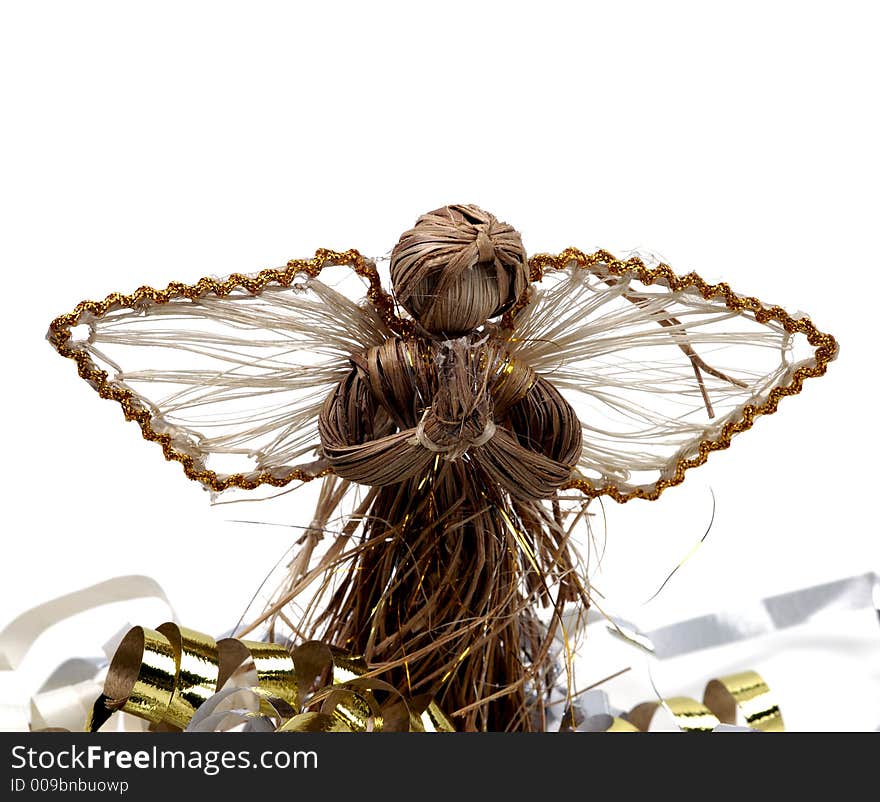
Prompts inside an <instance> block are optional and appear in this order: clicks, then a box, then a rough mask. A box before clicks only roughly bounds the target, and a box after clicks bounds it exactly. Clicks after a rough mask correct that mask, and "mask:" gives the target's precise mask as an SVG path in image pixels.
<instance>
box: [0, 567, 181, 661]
mask: <svg viewBox="0 0 880 802" xmlns="http://www.w3.org/2000/svg"><path fill="white" fill-rule="evenodd" d="M151 598H154V599H160V600H161V601H163V602H165V604H167V605H168V609H169V610H170V611H171V613H172V615H174V610H173V608H172V607H171V603H170V602H169V601H168V597H167V596H166V595H165V591H164V590H163V589H162V587H161V585H159V583H158V582H156V580H155V579H151V578H150V577H148V576H139V575H132V576H117V577H114V578H113V579H108V580H106V581H105V582H99V583H98V584H96V585H91V586H89V587H87V588H83V589H82V590H76V591H73V592H72V593H66V594H65V595H63V596H58V597H57V598H55V599H51V600H50V601H47V602H44V603H43V604H40V605H37V606H36V607H32V608H31V609H30V610H27V611H25V612H24V613H22V614H21V615H19V616H18V617H17V618H15V619H13V620H12V621H11V622H10V623H9V624H7V625H6V626H5V627H4V628H3V630H2V631H0V671H14V670H15V669H16V668H18V666H19V664H20V663H21V661H22V660H23V659H24V656H25V655H26V654H27V653H28V651H29V650H30V648H31V646H33V644H34V642H35V641H36V640H37V638H38V637H39V636H40V635H42V634H43V632H45V631H46V630H47V629H50V628H51V627H53V626H55V624H58V623H60V622H61V621H64V620H66V619H68V618H72V617H73V616H75V615H79V614H80V613H85V612H88V611H89V610H94V609H96V608H98V607H103V606H104V605H105V604H113V603H115V602H122V601H132V600H134V599H151ZM174 620H175V621H176V620H177V618H176V616H174Z"/></svg>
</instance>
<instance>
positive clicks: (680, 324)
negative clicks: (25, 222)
mask: <svg viewBox="0 0 880 802" xmlns="http://www.w3.org/2000/svg"><path fill="white" fill-rule="evenodd" d="M338 264H347V265H349V266H351V267H353V268H354V271H355V273H357V274H358V275H359V276H362V277H363V278H366V279H367V281H368V293H367V295H368V301H367V302H366V303H365V304H360V303H357V302H355V301H352V300H351V299H349V298H347V297H345V296H344V295H342V294H341V293H339V292H337V291H336V290H335V289H334V288H333V287H331V286H329V285H327V284H325V283H323V282H322V281H321V280H320V279H319V278H318V277H319V275H320V274H321V273H322V271H323V270H324V269H325V268H326V267H328V266H330V265H338ZM391 274H392V282H393V285H394V297H392V296H391V295H389V294H387V293H386V292H385V291H384V289H383V288H382V286H381V283H380V281H379V277H378V274H377V272H376V270H375V268H374V267H373V266H372V264H371V263H370V262H368V261H367V260H365V259H364V258H363V257H361V256H360V254H357V253H356V252H347V253H345V254H338V253H332V252H320V253H319V254H318V256H316V258H315V259H314V260H311V261H307V262H291V263H290V264H289V265H288V267H287V268H286V269H285V270H270V271H263V272H262V273H260V274H259V275H258V276H256V277H247V276H240V275H236V276H232V277H230V278H229V279H227V280H226V281H224V282H218V281H214V280H209V279H204V280H202V281H200V282H198V283H197V284H196V285H191V286H190V285H183V284H172V285H169V287H168V288H166V289H165V290H162V291H158V290H153V289H151V288H148V287H144V288H141V289H140V290H138V291H137V292H136V293H134V294H132V295H131V296H122V295H118V294H117V295H112V296H108V298H107V299H105V301H103V302H100V303H96V302H84V303H82V304H80V305H79V306H78V307H77V308H76V310H74V312H73V313H71V314H69V315H65V316H62V317H60V318H58V319H56V320H55V321H54V322H53V324H52V327H51V329H50V335H49V336H50V340H51V342H52V343H53V345H54V346H55V347H56V348H57V349H58V350H59V352H60V353H61V354H62V355H64V356H67V357H70V358H71V359H74V360H75V361H76V362H77V364H78V367H79V372H80V375H81V376H82V377H83V378H85V379H86V380H87V381H88V382H89V383H90V384H92V385H93V386H94V387H95V388H96V389H97V390H98V391H99V392H100V393H101V395H102V396H104V397H108V398H111V399H115V400H116V401H118V402H119V403H120V404H121V405H122V406H123V409H124V410H125V414H126V416H127V417H128V418H130V419H133V420H136V421H137V422H138V423H139V425H140V426H141V429H142V431H143V433H144V436H145V438H147V439H148V440H152V441H155V442H158V443H159V444H160V445H161V446H162V448H163V451H164V453H165V456H166V457H167V458H168V459H172V460H175V461H177V462H180V463H181V464H182V465H183V467H184V470H185V472H186V474H187V476H189V477H190V478H192V479H195V480H197V481H200V482H202V483H203V484H204V485H206V486H207V487H209V488H211V489H212V490H214V491H223V490H226V489H228V488H236V487H237V488H242V489H247V490H249V489H253V488H256V487H259V486H260V485H271V486H276V487H281V486H285V485H287V484H288V483H290V482H293V481H307V480H309V479H313V478H316V477H319V476H324V477H327V478H326V479H325V485H324V488H323V489H322V493H321V497H320V500H319V510H318V511H317V512H316V514H315V523H314V526H313V528H312V529H310V532H312V535H310V536H309V537H310V538H311V539H310V540H309V542H308V543H307V547H306V546H304V547H303V550H302V554H301V558H298V561H295V562H296V564H297V565H298V568H297V570H296V572H295V576H294V578H293V580H292V581H291V584H290V588H289V592H288V593H287V594H286V595H285V596H283V597H282V599H281V602H280V603H279V604H278V605H275V606H274V607H273V608H272V610H271V611H270V612H271V613H272V614H281V612H280V611H281V610H282V607H283V604H286V603H288V602H291V601H293V600H295V599H296V598H297V597H298V595H299V594H301V593H302V592H303V590H304V588H306V587H307V586H309V585H310V583H312V582H313V580H314V579H315V578H316V577H318V576H320V577H323V580H322V583H323V584H322V588H323V589H325V590H327V591H328V593H329V599H328V600H327V601H326V604H324V605H323V606H321V607H320V608H316V607H314V606H310V605H305V607H304V610H305V612H303V613H302V615H301V617H300V618H299V619H298V620H291V626H292V629H293V631H294V632H295V633H296V634H297V635H298V636H299V637H319V638H322V639H325V640H327V641H329V642H331V643H333V644H334V645H336V646H339V647H341V648H345V649H347V650H349V651H356V652H360V653H362V654H363V655H364V656H365V657H366V659H367V661H368V662H369V663H370V664H371V665H374V666H378V667H379V669H381V670H383V671H385V672H386V673H387V675H388V676H389V677H391V678H392V680H393V682H394V683H395V684H396V685H397V686H398V687H401V688H402V689H403V690H404V691H405V692H406V693H408V694H411V695H416V696H417V695H419V694H422V693H428V694H432V695H434V696H435V697H436V698H437V701H438V702H439V703H440V704H441V706H444V707H445V709H446V711H447V712H448V713H450V714H452V715H453V717H454V720H455V721H456V723H457V725H458V726H459V727H461V728H463V729H533V728H541V726H542V721H543V714H544V709H543V705H544V701H545V699H546V696H547V692H548V688H549V686H550V685H551V684H552V682H553V681H554V672H555V671H556V666H555V663H554V658H553V655H552V650H553V638H554V635H555V633H556V630H557V629H558V627H559V624H560V620H561V616H562V612H563V608H564V606H565V605H566V604H567V603H569V602H579V603H580V604H582V605H586V604H587V603H588V600H589V594H588V585H587V579H586V576H585V575H584V572H583V571H582V570H581V569H580V567H579V562H578V554H577V553H576V551H575V550H574V549H573V548H572V544H571V539H570V533H571V522H570V521H568V520H566V516H565V513H564V511H563V510H562V509H561V506H560V497H559V491H560V490H564V489H571V490H572V491H574V492H580V493H581V494H582V497H583V498H584V500H585V501H588V500H589V499H591V498H593V497H595V496H598V495H607V496H610V497H612V498H614V499H616V500H617V501H627V500H629V499H631V498H645V499H655V498H657V497H658V496H659V495H660V494H661V493H662V492H663V491H664V490H665V489H666V488H668V487H671V486H673V485H676V484H679V483H680V482H681V481H682V480H683V479H684V475H685V472H686V471H687V470H688V469H690V468H692V467H695V466H697V465H701V464H702V463H703V462H705V460H706V458H707V457H708V455H709V454H710V453H711V452H712V451H715V450H719V449H724V448H727V446H728V445H729V444H730V441H731V438H732V437H733V436H734V435H736V434H738V433H739V432H742V431H745V430H746V429H748V428H750V427H751V426H752V424H753V422H754V421H755V419H757V418H758V417H759V416H760V415H764V414H769V413H772V412H774V411H775V410H776V407H777V405H778V403H779V400H780V399H781V398H782V397H783V396H786V395H793V394H795V393H797V392H799V391H800V389H801V387H802V385H803V382H804V380H805V379H806V378H809V377H812V376H818V375H821V374H823V373H824V372H825V369H826V366H827V364H828V362H830V361H831V360H832V359H833V358H834V356H835V355H836V352H837V345H836V342H835V341H834V338H833V337H831V336H830V335H827V334H824V333H822V332H820V331H819V330H818V329H817V328H816V327H815V326H814V325H813V323H812V322H811V321H810V320H809V319H808V318H805V317H793V316H791V315H789V314H788V313H786V312H785V311H784V310H783V309H781V308H780V307H767V306H764V305H763V304H761V302H760V301H758V300H757V299H755V298H750V297H743V296H739V295H736V294H735V293H733V291H732V290H731V289H730V288H729V287H728V286H727V285H725V284H719V285H710V284H708V283H706V282H705V281H703V280H702V279H701V278H700V277H699V276H696V275H695V274H688V275H686V276H682V277H679V276H677V275H675V274H674V273H673V272H672V271H671V270H670V269H669V268H668V267H666V266H665V265H657V266H651V265H649V264H646V262H645V261H643V260H642V259H640V258H638V257H633V258H630V259H628V260H618V259H616V258H615V257H613V256H611V255H610V254H608V253H606V252H603V251H599V252H596V253H594V254H590V255H586V254H583V253H581V252H580V251H575V250H569V251H565V252H563V253H562V254H560V255H559V256H556V257H550V256H537V257H533V258H532V259H531V260H527V258H526V255H525V251H524V249H523V247H522V243H521V241H520V238H519V235H518V234H517V232H516V231H514V230H513V229H512V228H511V227H510V226H508V225H507V224H504V223H500V222H499V221H498V220H496V219H495V218H494V217H493V216H492V215H489V214H488V213H486V212H483V211H482V210H480V209H478V208H476V207H473V206H449V207H443V208H441V209H438V210H436V211H434V212H431V213H429V214H427V215H423V216H422V217H421V218H419V221H418V222H417V224H416V226H415V227H414V228H413V229H411V230H410V231H409V232H407V233H406V234H404V236H403V237H402V238H401V240H400V242H399V243H398V245H397V246H396V247H395V249H394V251H393V252H392V257H391ZM530 281H531V282H533V284H532V285H531V286H530ZM401 308H402V309H401ZM78 324H85V325H86V326H87V327H88V334H87V336H86V337H85V338H84V339H76V338H75V337H74V336H73V331H72V330H73V328H74V327H75V326H77V325H78ZM798 335H802V336H798ZM796 338H797V339H798V340H805V341H806V344H807V345H809V346H811V350H809V352H808V353H806V354H803V355H799V354H798V353H797V348H796V345H797V344H796V343H795V339H796ZM801 345H803V343H801ZM159 353H162V354H167V356H168V359H169V362H168V363H166V364H165V366H162V367H157V366H156V364H157V363H156V359H157V354H159ZM139 359H140V360H141V361H140V362H138V360H139ZM195 359H199V360H202V361H203V362H204V367H201V368H198V369H196V368H194V367H193V366H192V363H193V360H195ZM144 365H145V366H144ZM217 458H222V459H223V460H230V461H231V462H230V463H229V464H231V465H240V466H241V467H238V468H236V469H233V470H231V471H226V470H222V469H221V467H220V466H219V465H217V464H216V463H215V460H216V459H217ZM236 461H238V462H236ZM349 482H351V483H354V484H355V485H356V486H364V487H365V488H366V491H365V495H364V496H363V498H362V499H360V503H359V504H358V505H357V509H356V510H355V511H354V514H353V515H351V517H350V518H349V523H347V524H346V525H345V526H344V527H343V529H342V531H341V533H340V535H339V537H338V538H337V540H336V541H334V544H333V545H332V546H331V547H330V548H329V549H328V551H327V553H326V554H325V555H324V556H323V557H321V559H320V560H319V561H318V563H317V564H316V565H314V566H311V565H310V564H309V562H310V558H311V555H312V549H313V548H314V546H315V541H316V538H317V535H316V534H315V533H317V532H318V531H319V530H320V528H321V527H322V526H324V525H325V524H326V522H327V520H328V519H329V516H330V515H331V514H332V513H333V512H334V511H335V510H336V509H337V508H338V507H339V504H340V500H341V499H342V498H343V496H344V495H345V490H346V488H347V487H348V483H349ZM349 547H350V548H349ZM346 549H347V550H346ZM310 592H311V591H310ZM318 595H319V596H320V595H321V594H320V593H319V594H318ZM541 604H543V605H545V606H546V607H547V608H548V609H549V617H548V620H549V624H546V625H543V624H539V623H538V619H537V614H536V610H537V609H538V607H539V606H540V605H541ZM377 670H378V669H377Z"/></svg>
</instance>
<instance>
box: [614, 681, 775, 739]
mask: <svg viewBox="0 0 880 802" xmlns="http://www.w3.org/2000/svg"><path fill="white" fill-rule="evenodd" d="M661 706H663V707H665V708H666V709H667V710H668V711H669V712H670V714H671V715H672V718H673V719H674V721H675V724H676V726H678V727H679V729H681V730H683V731H684V732H711V731H712V730H714V729H715V728H716V727H717V726H718V725H719V724H735V723H736V718H737V711H739V712H740V713H741V714H742V716H743V718H744V719H745V723H746V726H748V727H751V728H752V729H755V730H760V731H762V732H783V731H784V730H785V726H784V723H783V721H782V713H781V711H780V710H779V706H778V705H777V704H776V703H775V702H774V701H773V698H772V695H771V693H770V688H769V687H768V686H767V683H766V682H764V680H763V678H762V677H761V675H760V674H758V672H757V671H741V672H739V673H737V674H728V675H726V676H724V677H720V678H718V679H713V680H710V681H709V683H708V684H707V685H706V689H705V691H704V693H703V701H702V702H698V701H696V699H690V698H688V697H686V696H674V697H671V698H669V699H663V700H661V701H659V702H643V703H642V704H640V705H636V706H635V707H634V708H633V709H632V710H630V711H629V713H627V714H626V715H625V716H624V719H615V721H621V722H622V723H624V724H630V725H631V727H632V729H625V728H623V729H621V728H617V729H612V728H610V727H609V729H608V730H606V732H612V731H613V732H647V731H648V728H649V727H650V726H651V719H653V718H654V714H655V713H656V712H657V709H658V708H659V707H661Z"/></svg>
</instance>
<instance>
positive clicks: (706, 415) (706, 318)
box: [502, 249, 837, 502]
mask: <svg viewBox="0 0 880 802" xmlns="http://www.w3.org/2000/svg"><path fill="white" fill-rule="evenodd" d="M530 267H531V271H532V280H533V281H536V282H539V283H537V284H535V285H533V287H532V289H531V291H530V295H529V296H528V297H527V298H524V299H523V300H522V301H521V302H520V303H519V304H518V305H517V307H516V308H515V309H514V310H513V311H512V312H511V313H509V314H508V316H507V318H506V319H505V321H504V322H505V327H506V328H503V329H502V331H505V330H506V335H505V336H506V337H507V339H508V348H509V351H510V352H511V355H512V356H513V357H514V358H515V359H518V360H523V361H525V362H526V363H527V364H528V365H529V366H530V367H532V368H533V369H534V370H536V371H537V372H538V373H539V374H541V375H543V376H545V377H546V378H547V379H549V381H551V382H552V383H553V384H554V385H555V386H556V387H557V388H558V389H559V390H560V391H561V392H562V393H563V395H564V396H565V397H566V399H567V400H568V401H569V403H571V404H572V406H573V407H574V409H575V411H576V412H577V414H578V417H579V418H580V420H581V423H582V424H583V452H582V457H581V460H580V463H579V466H578V470H577V471H576V473H575V474H574V476H573V478H572V480H571V481H570V482H569V483H568V485H566V486H567V487H577V488H579V489H580V490H582V491H583V492H584V493H586V494H587V495H589V496H598V495H609V496H611V497H612V498H614V499H616V500H617V501H621V502H624V501H628V500H629V499H631V498H636V497H637V498H645V499H656V498H657V497H658V496H659V495H660V493H661V492H662V491H663V490H664V489H666V488H667V487H670V486H672V485H677V484H679V483H680V482H681V481H682V480H683V479H684V473H685V471H686V470H688V469H689V468H692V467H696V466H697V465H702V464H703V463H704V462H705V461H706V458H707V457H708V455H709V453H711V452H712V451H716V450H719V449H723V448H727V447H728V446H729V445H730V440H731V438H732V437H733V436H734V435H736V434H738V433H739V432H742V431H745V430H746V429H748V428H750V427H751V426H752V423H753V421H754V420H755V418H756V417H757V416H759V415H767V414H770V413H773V412H775V411H776V407H777V404H778V403H779V400H780V399H781V398H782V397H783V396H786V395H794V394H796V393H798V392H800V390H801V386H802V384H803V382H804V380H805V379H806V378H809V377H812V376H820V375H822V374H824V373H825V369H826V366H827V364H828V363H829V362H830V361H831V360H832V359H834V357H835V356H836V354H837V343H836V341H835V340H834V338H833V337H831V336H830V335H828V334H824V333H822V332H820V331H819V330H818V329H817V328H816V327H815V326H814V325H813V323H812V322H811V321H810V320H809V318H806V317H803V316H800V317H798V316H793V315H790V314H788V313H787V312H786V311H785V310H783V309H781V308H780V307H778V306H773V307H766V306H764V305H763V304H762V303H761V302H760V301H758V300H757V299H756V298H748V297H741V296H739V295H736V294H735V293H734V292H733V291H732V290H731V289H730V287H729V286H728V285H726V284H717V285H709V284H707V283H706V282H705V281H703V279H701V278H700V277H699V276H697V275H696V274H695V273H689V274H687V275H686V276H683V277H679V276H677V275H676V274H675V273H673V272H672V270H671V269H670V268H669V267H668V266H666V265H663V264H658V265H657V266H648V264H646V263H645V261H643V260H642V259H641V258H639V257H633V258H630V259H627V260H625V261H621V260H619V259H616V258H615V257H614V256H612V255H611V254H609V253H607V252H606V251H598V252H596V253H594V254H589V255H587V254H584V253H582V252H580V251H578V250H575V249H569V250H567V251H564V252H563V253H561V254H559V255H558V256H548V255H539V256H536V257H533V258H532V259H531V260H530ZM798 335H803V336H798ZM810 346H812V348H810Z"/></svg>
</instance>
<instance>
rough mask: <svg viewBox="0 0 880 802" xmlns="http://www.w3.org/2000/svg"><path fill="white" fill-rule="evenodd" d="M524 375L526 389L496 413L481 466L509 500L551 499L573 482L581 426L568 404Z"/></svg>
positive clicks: (552, 389) (546, 385) (546, 386)
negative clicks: (498, 417) (498, 422)
mask: <svg viewBox="0 0 880 802" xmlns="http://www.w3.org/2000/svg"><path fill="white" fill-rule="evenodd" d="M513 368H514V374H516V373H520V372H522V371H528V373H529V374H530V376H531V381H530V382H529V387H528V390H527V391H526V392H525V395H522V396H521V397H520V398H518V399H517V400H514V401H513V402H512V403H511V405H510V406H509V408H508V409H507V410H506V411H504V410H503V409H499V407H498V405H497V399H496V413H499V412H501V413H502V416H503V419H504V425H503V426H500V425H499V427H498V428H497V430H496V433H495V436H494V437H492V439H491V440H490V441H489V442H487V443H486V445H485V446H484V447H483V448H482V449H480V453H479V455H478V458H479V461H480V464H481V466H482V467H483V468H484V469H485V470H486V472H487V473H488V474H489V475H490V476H491V477H492V478H493V479H494V480H495V481H497V482H498V483H499V484H501V486H502V487H504V488H505V489H506V490H507V492H508V493H510V495H511V496H514V497H515V498H518V499H520V500H527V501H533V500H536V499H543V498H549V497H551V496H553V495H554V494H555V493H556V491H557V490H558V489H559V487H560V486H562V485H563V484H565V483H566V482H567V481H569V480H570V479H571V475H572V471H573V470H574V468H575V466H576V465H577V462H578V459H579V458H580V455H581V448H582V433H581V423H580V421H579V420H578V418H577V415H576V414H575V411H574V409H573V408H572V407H571V405H570V404H569V403H568V402H567V401H566V400H565V399H564V398H563V397H562V396H561V395H560V394H559V392H558V391H557V390H556V388H555V387H553V385H552V384H551V383H550V382H548V381H547V380H546V379H542V378H540V377H536V376H534V374H533V373H532V371H531V370H529V369H528V368H523V366H522V365H518V364H516V363H513Z"/></svg>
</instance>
